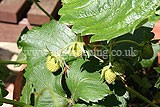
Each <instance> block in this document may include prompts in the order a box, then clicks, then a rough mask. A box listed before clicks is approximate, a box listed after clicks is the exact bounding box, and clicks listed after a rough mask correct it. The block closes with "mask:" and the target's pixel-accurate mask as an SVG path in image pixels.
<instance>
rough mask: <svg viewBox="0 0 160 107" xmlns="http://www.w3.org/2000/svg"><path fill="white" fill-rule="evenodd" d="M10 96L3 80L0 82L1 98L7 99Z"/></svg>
mask: <svg viewBox="0 0 160 107" xmlns="http://www.w3.org/2000/svg"><path fill="white" fill-rule="evenodd" d="M7 95H8V91H7V90H6V89H5V86H4V83H3V81H2V80H0V97H5V96H7ZM1 105H2V103H0V106H1Z"/></svg>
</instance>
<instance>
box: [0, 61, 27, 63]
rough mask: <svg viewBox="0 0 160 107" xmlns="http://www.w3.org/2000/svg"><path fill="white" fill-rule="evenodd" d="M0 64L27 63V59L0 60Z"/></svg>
mask: <svg viewBox="0 0 160 107" xmlns="http://www.w3.org/2000/svg"><path fill="white" fill-rule="evenodd" d="M0 64H27V61H0Z"/></svg>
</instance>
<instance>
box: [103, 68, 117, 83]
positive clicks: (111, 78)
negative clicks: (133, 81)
mask: <svg viewBox="0 0 160 107" xmlns="http://www.w3.org/2000/svg"><path fill="white" fill-rule="evenodd" d="M105 80H106V82H107V83H108V84H111V83H112V82H114V81H115V80H116V74H115V73H114V72H113V71H112V69H108V70H107V71H106V72H105Z"/></svg>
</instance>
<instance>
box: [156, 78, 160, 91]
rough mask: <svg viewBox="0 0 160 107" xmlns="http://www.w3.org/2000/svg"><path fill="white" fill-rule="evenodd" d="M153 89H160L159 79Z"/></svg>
mask: <svg viewBox="0 0 160 107" xmlns="http://www.w3.org/2000/svg"><path fill="white" fill-rule="evenodd" d="M155 87H156V88H159V89H160V78H159V79H158V81H157V82H156V84H155Z"/></svg>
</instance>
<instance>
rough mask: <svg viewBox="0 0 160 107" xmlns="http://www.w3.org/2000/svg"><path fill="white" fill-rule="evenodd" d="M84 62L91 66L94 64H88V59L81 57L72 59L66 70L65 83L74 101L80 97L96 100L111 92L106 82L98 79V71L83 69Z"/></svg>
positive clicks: (86, 99) (85, 99)
mask: <svg viewBox="0 0 160 107" xmlns="http://www.w3.org/2000/svg"><path fill="white" fill-rule="evenodd" d="M86 64H87V65H88V66H92V67H93V66H95V65H89V64H88V61H85V60H83V59H78V60H76V61H74V62H73V63H72V65H71V66H70V69H69V70H68V71H67V78H66V83H67V86H68V88H69V90H70V91H71V94H72V98H73V99H74V100H75V101H78V100H79V99H81V100H84V101H86V102H89V101H92V102H97V101H98V100H101V99H103V98H104V97H105V96H107V95H109V94H111V93H112V91H110V89H109V87H108V86H107V84H105V83H104V82H103V80H102V79H100V74H99V73H98V72H93V71H88V70H87V69H85V66H86ZM90 72H92V73H90Z"/></svg>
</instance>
